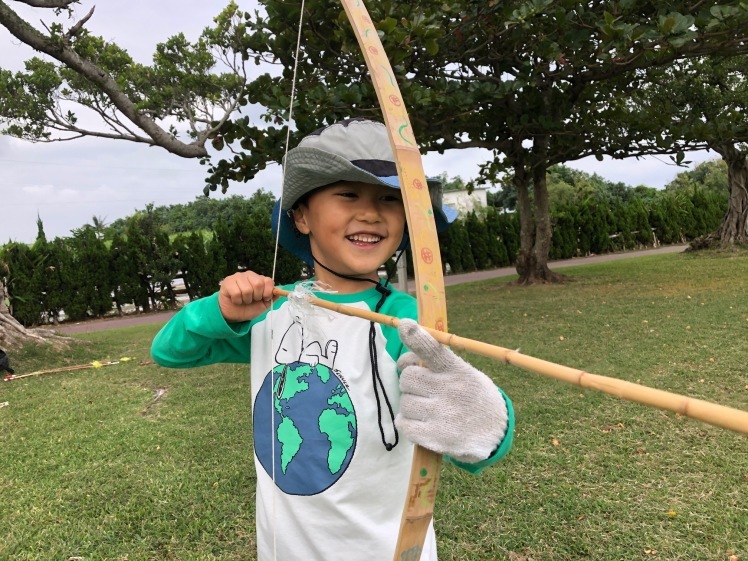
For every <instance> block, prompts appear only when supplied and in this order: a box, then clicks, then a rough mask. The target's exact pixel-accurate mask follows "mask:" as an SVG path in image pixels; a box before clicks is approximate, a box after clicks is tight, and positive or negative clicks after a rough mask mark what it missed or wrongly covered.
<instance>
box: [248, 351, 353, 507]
mask: <svg viewBox="0 0 748 561" xmlns="http://www.w3.org/2000/svg"><path fill="white" fill-rule="evenodd" d="M253 420H254V437H255V453H256V454H257V458H258V459H259V460H260V463H261V464H262V467H263V468H265V471H266V472H267V473H268V475H270V476H271V477H272V472H273V463H274V464H275V478H274V480H275V484H276V485H277V486H278V487H279V488H280V489H282V490H283V491H284V492H285V493H288V494H291V495H315V494H317V493H320V492H322V491H324V490H325V489H327V488H329V487H330V486H332V485H333V484H334V483H335V482H336V481H337V480H338V479H339V478H340V476H341V475H343V473H344V472H345V470H346V468H347V467H348V465H349V464H350V462H351V458H352V457H353V452H354V450H355V449H356V437H357V430H356V412H355V411H354V409H353V403H352V402H351V398H350V396H349V395H348V390H347V389H346V387H345V386H344V385H343V383H342V382H341V380H340V378H338V377H337V375H336V374H335V372H333V371H332V370H330V369H329V368H328V367H327V366H324V365H322V364H318V365H316V366H311V365H309V364H305V363H302V362H294V363H292V364H281V365H278V366H276V367H275V368H273V371H272V372H271V373H269V374H268V375H267V376H266V377H265V380H264V381H263V384H262V387H261V388H260V391H259V392H258V394H257V397H256V398H255V404H254V414H253ZM273 456H274V458H273ZM273 459H274V460H275V462H273Z"/></svg>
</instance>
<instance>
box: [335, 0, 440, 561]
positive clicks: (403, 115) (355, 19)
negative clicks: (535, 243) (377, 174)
mask: <svg viewBox="0 0 748 561" xmlns="http://www.w3.org/2000/svg"><path fill="white" fill-rule="evenodd" d="M341 2H342V4H343V8H344V9H345V12H346V15H347V16H348V20H349V21H350V23H351V25H352V26H353V30H354V32H355V34H356V39H358V43H359V46H360V47H361V50H362V51H363V54H364V58H365V59H366V66H367V67H368V68H369V74H370V75H371V79H372V82H373V83H374V89H375V91H376V93H377V98H378V100H379V105H380V106H381V108H382V113H383V114H384V122H385V125H386V126H387V133H388V135H389V138H390V144H391V145H392V151H393V152H394V155H395V163H396V164H397V174H398V177H399V179H400V189H401V191H402V193H403V201H404V204H405V214H406V219H407V223H408V232H409V233H410V239H411V250H412V255H413V265H414V269H415V277H416V285H417V289H416V298H417V300H418V319H419V321H420V323H421V324H422V325H425V326H427V327H431V328H435V329H437V330H441V331H446V330H447V306H446V298H445V295H444V278H443V277H442V263H441V256H440V253H439V240H438V238H437V235H436V224H435V222H434V216H433V211H432V207H431V198H430V196H429V190H428V185H427V183H426V175H425V173H424V171H423V164H422V163H421V153H420V152H419V150H418V145H417V144H416V140H415V137H414V136H413V128H412V126H411V124H410V119H409V118H408V113H407V111H406V109H405V105H404V103H403V99H402V95H401V94H400V89H399V88H398V86H397V82H396V81H395V75H394V72H393V71H392V66H391V65H390V62H389V60H388V59H387V55H386V54H385V52H384V48H383V47H382V42H381V41H380V40H379V35H378V34H377V30H376V29H375V27H374V24H373V23H372V21H371V18H370V17H369V13H368V12H367V10H366V7H365V6H364V4H363V0H341ZM440 466H441V456H440V455H439V454H436V453H434V452H431V451H429V450H426V449H425V448H421V447H420V446H416V448H415V452H414V454H413V466H412V469H411V474H410V482H409V484H408V493H407V496H406V503H405V509H404V510H403V517H402V520H401V522H400V534H399V536H398V540H397V547H396V550H395V557H394V559H395V561H409V560H418V559H420V557H421V551H422V550H423V543H424V540H425V539H426V532H427V531H428V528H429V524H430V523H431V518H432V515H433V512H434V500H435V498H436V489H437V485H438V482H439V468H440Z"/></svg>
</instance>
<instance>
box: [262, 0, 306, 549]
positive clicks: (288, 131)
mask: <svg viewBox="0 0 748 561" xmlns="http://www.w3.org/2000/svg"><path fill="white" fill-rule="evenodd" d="M304 1H305V0H301V6H300V8H299V32H298V34H297V35H296V50H295V51H294V64H293V76H292V77H291V102H290V104H289V108H288V121H287V122H286V145H285V148H284V151H283V161H282V163H281V170H282V172H281V192H280V195H279V197H278V200H279V201H280V202H279V204H278V216H277V217H276V219H277V224H278V227H277V228H276V232H275V248H274V250H273V272H272V275H271V278H272V279H273V285H275V284H276V283H275V275H276V269H277V265H278V246H279V245H280V230H281V220H282V217H283V190H284V187H285V184H286V165H285V163H286V156H287V155H288V145H289V143H290V142H291V126H292V124H293V108H294V103H295V101H296V76H297V71H298V68H299V54H300V53H301V30H302V25H303V23H304ZM273 311H274V308H273V304H272V302H271V304H270V310H269V312H268V316H267V321H268V326H269V328H270V355H269V356H273V349H274V348H275V345H274V340H273V338H274V336H275V330H274V329H273ZM269 376H270V388H271V391H270V392H269V396H270V407H269V410H270V432H271V434H270V443H271V444H270V457H271V460H270V471H271V474H272V479H273V491H272V493H273V498H272V514H271V516H272V528H273V560H277V559H278V548H277V540H276V536H277V535H278V532H277V531H276V515H275V512H276V510H275V497H276V492H277V489H278V486H277V485H276V482H275V434H274V432H275V399H276V392H275V387H274V383H273V381H274V379H275V368H274V367H273V368H272V369H271V370H270V374H269ZM280 382H281V381H280V380H279V383H280Z"/></svg>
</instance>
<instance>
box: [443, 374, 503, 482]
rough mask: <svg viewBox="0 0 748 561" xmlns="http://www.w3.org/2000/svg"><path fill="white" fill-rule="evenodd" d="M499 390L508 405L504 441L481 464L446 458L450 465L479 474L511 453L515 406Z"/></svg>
mask: <svg viewBox="0 0 748 561" xmlns="http://www.w3.org/2000/svg"><path fill="white" fill-rule="evenodd" d="M497 389H498V390H499V392H501V395H502V397H503V398H504V402H505V403H506V415H507V424H506V434H505V435H504V440H502V441H501V443H500V444H499V446H498V447H497V448H496V450H494V452H493V454H491V455H490V456H489V457H488V458H487V459H485V460H481V461H480V462H476V463H474V464H468V463H465V462H459V461H457V460H455V459H454V458H450V457H449V456H444V458H445V459H446V460H447V461H448V462H449V463H451V464H454V465H456V466H457V467H459V468H462V469H464V470H466V471H469V472H470V473H474V474H478V473H480V472H482V471H483V470H484V469H486V468H487V467H488V466H492V465H493V464H495V463H496V462H498V461H499V460H500V459H501V458H503V457H504V456H506V455H507V454H508V453H509V450H510V449H511V447H512V443H513V442H514V406H513V405H512V400H511V399H509V396H507V395H506V394H505V393H504V390H502V389H501V388H497Z"/></svg>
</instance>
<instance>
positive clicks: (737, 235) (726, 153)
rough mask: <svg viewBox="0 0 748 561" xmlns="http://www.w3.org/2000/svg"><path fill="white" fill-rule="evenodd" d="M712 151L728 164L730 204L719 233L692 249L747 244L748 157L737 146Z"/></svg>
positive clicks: (704, 238)
mask: <svg viewBox="0 0 748 561" xmlns="http://www.w3.org/2000/svg"><path fill="white" fill-rule="evenodd" d="M712 148H713V149H714V150H715V151H716V152H717V153H718V154H720V155H721V156H722V159H723V160H725V163H727V186H728V189H729V192H730V197H729V204H728V207H727V212H726V213H725V216H724V218H723V219H722V224H720V226H719V228H718V229H717V231H716V232H712V233H711V234H708V235H706V236H703V237H701V238H698V239H696V240H694V241H693V242H691V245H690V246H689V249H691V250H696V249H708V248H712V247H726V246H732V245H735V244H736V243H738V244H748V154H746V150H741V149H739V148H737V147H736V146H735V145H734V144H720V145H719V146H713V147H712Z"/></svg>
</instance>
